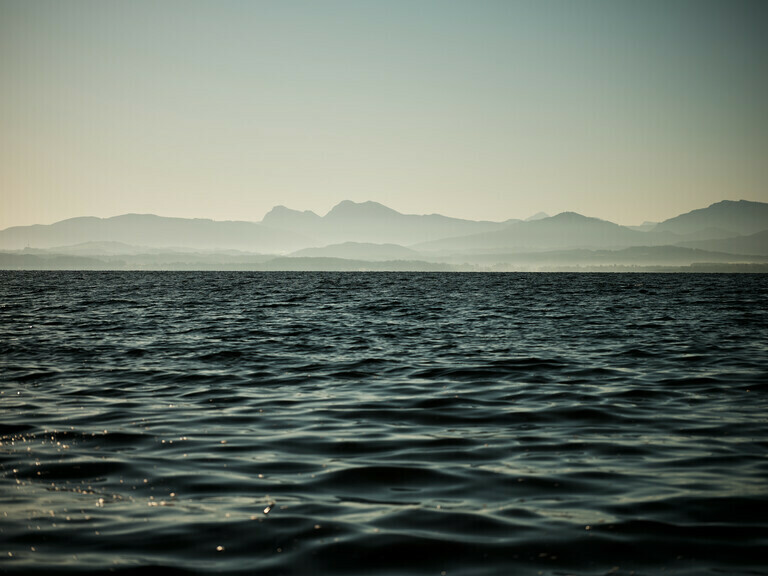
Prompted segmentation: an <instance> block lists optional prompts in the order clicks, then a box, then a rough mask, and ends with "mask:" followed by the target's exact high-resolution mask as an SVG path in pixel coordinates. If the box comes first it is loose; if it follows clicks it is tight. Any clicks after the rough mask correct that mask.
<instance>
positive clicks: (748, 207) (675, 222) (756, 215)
mask: <svg viewBox="0 0 768 576" xmlns="http://www.w3.org/2000/svg"><path fill="white" fill-rule="evenodd" d="M766 229H768V204H767V203H765V202H749V201H747V200H739V201H738V202H735V201H732V200H723V201H722V202H717V203H715V204H711V205H710V206H707V207H706V208H701V209H699V210H692V211H691V212H686V213H685V214H680V215H679V216H675V217H674V218H670V219H668V220H664V221H663V222H660V223H659V224H657V225H656V227H655V228H654V232H662V231H668V232H674V233H675V234H694V233H696V232H702V231H706V230H711V231H713V232H715V233H716V234H717V235H716V236H713V237H721V238H722V237H732V236H737V235H747V234H754V233H755V232H761V231H763V230H766ZM700 239H702V240H703V239H705V238H700Z"/></svg>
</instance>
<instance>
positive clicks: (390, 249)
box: [290, 242, 421, 261]
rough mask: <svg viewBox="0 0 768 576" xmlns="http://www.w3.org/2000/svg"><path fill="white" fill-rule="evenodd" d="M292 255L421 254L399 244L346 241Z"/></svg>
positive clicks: (367, 256)
mask: <svg viewBox="0 0 768 576" xmlns="http://www.w3.org/2000/svg"><path fill="white" fill-rule="evenodd" d="M290 256H291V257H310V258H349V259H352V260H371V261H383V260H418V259H420V258H421V254H419V253H418V252H416V251H415V250H411V249H410V248H405V247H403V246H400V245H398V244H371V243H364V242H344V243H343V244H331V245H330V246H325V247H323V248H304V249H303V250H299V251H297V252H294V253H293V254H290Z"/></svg>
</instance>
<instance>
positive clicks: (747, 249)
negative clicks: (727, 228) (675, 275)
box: [677, 230, 768, 256]
mask: <svg viewBox="0 0 768 576" xmlns="http://www.w3.org/2000/svg"><path fill="white" fill-rule="evenodd" d="M677 245H678V246H686V247H688V248H699V249H701V250H715V251H718V252H727V253H728V254H750V255H754V256H768V230H763V231H762V232H757V233H755V234H749V235H748V236H735V237H732V238H716V239H711V240H693V241H688V242H678V244H677Z"/></svg>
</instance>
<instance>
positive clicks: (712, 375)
mask: <svg viewBox="0 0 768 576" xmlns="http://www.w3.org/2000/svg"><path fill="white" fill-rule="evenodd" d="M0 296H1V297H0V437H1V438H0V440H1V442H2V445H0V511H1V512H0V515H1V516H0V555H2V561H1V562H0V571H4V572H6V573H33V572H39V573H50V572H83V571H87V570H93V571H98V572H102V571H106V570H110V569H114V570H116V571H117V572H118V573H120V572H131V571H137V572H138V571H143V570H144V569H146V567H149V566H162V567H165V569H166V571H168V572H171V573H173V572H174V571H176V572H178V573H209V572H223V573H238V572H239V573H248V574H254V573H257V574H262V575H273V574H274V575H277V574H288V575H293V574H296V575H299V574H302V575H303V574H350V575H357V574H367V575H368V574H369V575H390V574H392V575H394V574H398V575H400V574H406V575H408V574H413V575H422V574H425V575H427V574H432V575H435V576H438V575H441V574H443V573H445V574H447V575H451V576H453V575H462V574H466V575H483V574H488V575H491V574H504V573H523V574H529V573H530V574H537V573H541V574H552V575H555V574H585V575H587V574H589V575H592V574H606V573H611V574H630V573H632V572H633V571H634V573H635V574H657V573H661V572H662V571H663V572H664V573H671V574H705V573H711V574H723V573H729V574H768V568H767V567H766V562H767V561H766V556H765V550H766V549H768V481H767V480H766V479H767V478H768V402H767V401H766V395H767V394H768V306H767V304H766V303H767V302H768V276H765V275H708V274H704V275H693V274H691V275H655V274H581V275H580V274H452V273H445V274H420V273H402V274H400V273H360V274H355V273H337V274H334V273H292V274H288V273H285V274H283V273H167V272H165V273H164V272H146V273H143V272H124V273H118V272H92V273H81V272H48V273H46V272H0Z"/></svg>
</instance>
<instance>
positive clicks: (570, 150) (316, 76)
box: [0, 0, 768, 229]
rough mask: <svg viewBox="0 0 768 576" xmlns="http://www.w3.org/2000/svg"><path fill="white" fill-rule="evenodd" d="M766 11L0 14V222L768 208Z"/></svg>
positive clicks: (617, 8) (18, 3) (1, 3)
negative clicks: (335, 211) (278, 208)
mask: <svg viewBox="0 0 768 576" xmlns="http://www.w3.org/2000/svg"><path fill="white" fill-rule="evenodd" d="M766 25H768V3H766V2H764V1H762V0H757V1H738V0H734V1H725V0H723V1H719V0H718V1H710V0H690V1H689V0H685V1H683V0H677V1H676V0H661V1H656V0H643V1H637V2H634V1H633V2H630V1H626V0H563V1H560V0H531V1H526V0H520V1H515V0H500V1H495V0H475V1H469V0H462V1H453V0H435V1H430V0H407V1H400V0H380V1H376V2H374V1H367V0H355V1H337V0H327V1H324V0H307V1H300V0H280V1H273V2H272V1H271V2H263V1H262V2H260V1H255V0H254V1H241V0H216V1H205V2H203V1H196V0H163V1H160V0H158V1H150V0H130V1H128V0H126V1H115V0H92V1H91V0H88V1H85V0H67V1H66V2H63V1H60V0H35V1H34V2H33V1H29V0H0V229H2V228H6V227H8V226H14V225H27V224H48V223H52V222H55V221H58V220H62V219H65V218H71V217H75V216H101V217H108V216H114V215H118V214H124V213H152V214H159V215H163V216H179V217H195V218H213V219H215V220H251V221H259V220H261V219H262V217H263V216H264V214H265V213H266V212H267V211H269V210H270V209H271V208H272V207H273V206H275V205H285V206H288V207H289V208H294V209H300V210H313V211H315V212H317V213H318V214H321V215H323V214H325V213H326V212H328V210H330V209H331V208H332V207H333V206H334V205H335V204H337V203H338V202H340V201H342V200H345V199H349V200H353V201H358V202H361V201H366V200H373V201H377V202H381V203H382V204H385V205H387V206H389V207H391V208H394V209H395V210H398V211H400V212H403V213H412V214H430V213H440V214H445V215H447V216H455V217H462V218H471V219H483V220H506V219H508V218H526V217H528V216H530V215H532V214H534V213H536V212H539V211H544V212H547V213H549V214H557V213H559V212H563V211H575V212H579V213H581V214H585V215H587V216H594V217H598V218H603V219H607V220H611V221H614V222H618V223H621V224H640V223H642V222H643V221H646V220H649V221H659V220H663V219H665V218H669V217H672V216H675V215H677V214H680V213H682V212H687V211H689V210H692V209H696V208H701V207H705V206H707V205H709V204H711V203H713V202H718V201H720V200H724V199H731V200H738V199H746V200H755V201H762V202H768V106H767V105H766V102H768V34H765V28H766Z"/></svg>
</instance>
